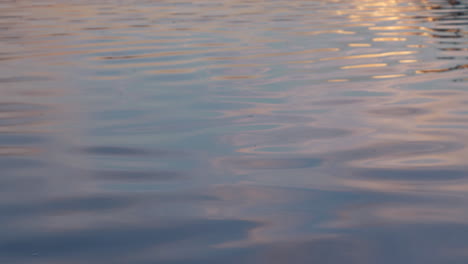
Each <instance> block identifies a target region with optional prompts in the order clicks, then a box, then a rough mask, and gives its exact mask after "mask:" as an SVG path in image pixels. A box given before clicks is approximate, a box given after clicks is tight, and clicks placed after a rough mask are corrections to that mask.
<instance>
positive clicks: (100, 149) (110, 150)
mask: <svg viewBox="0 0 468 264" xmlns="http://www.w3.org/2000/svg"><path fill="white" fill-rule="evenodd" d="M76 151H77V152H80V153H84V154H89V155H100V156H156V157H168V156H177V155H183V153H182V152H176V151H170V150H162V149H160V150H155V149H145V148H133V147H118V146H91V147H82V148H76Z"/></svg>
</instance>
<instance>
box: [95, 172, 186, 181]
mask: <svg viewBox="0 0 468 264" xmlns="http://www.w3.org/2000/svg"><path fill="white" fill-rule="evenodd" d="M91 173H92V174H93V175H94V177H95V178H96V179H100V180H118V181H168V180H180V179H184V178H187V176H186V175H184V174H183V173H181V172H176V171H95V172H91Z"/></svg>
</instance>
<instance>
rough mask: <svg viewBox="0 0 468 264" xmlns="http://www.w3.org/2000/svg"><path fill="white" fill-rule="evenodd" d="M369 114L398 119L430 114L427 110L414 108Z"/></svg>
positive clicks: (394, 108) (371, 111)
mask: <svg viewBox="0 0 468 264" xmlns="http://www.w3.org/2000/svg"><path fill="white" fill-rule="evenodd" d="M369 113H371V114H375V115H379V116H389V117H397V116H414V115H422V114H426V113H428V111H427V110H425V109H421V108H414V107H387V108H379V109H374V110H370V111H369Z"/></svg>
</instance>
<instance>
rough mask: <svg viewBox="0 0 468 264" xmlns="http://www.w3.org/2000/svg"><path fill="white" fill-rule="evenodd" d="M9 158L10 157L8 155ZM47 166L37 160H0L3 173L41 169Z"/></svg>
mask: <svg viewBox="0 0 468 264" xmlns="http://www.w3.org/2000/svg"><path fill="white" fill-rule="evenodd" d="M7 156H9V155H7ZM45 165H46V164H45V163H44V162H42V161H39V160H36V159H32V158H31V159H28V158H19V157H18V158H13V157H5V156H3V157H1V159H0V168H2V170H3V171H10V170H21V169H32V168H35V169H36V168H41V167H44V166H45Z"/></svg>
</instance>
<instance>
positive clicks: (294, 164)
mask: <svg viewBox="0 0 468 264" xmlns="http://www.w3.org/2000/svg"><path fill="white" fill-rule="evenodd" d="M233 162H234V164H236V165H237V166H240V167H241V168H245V169H255V170H262V169H263V170H274V169H300V168H311V167H317V166H319V165H320V164H321V163H322V161H321V160H320V159H314V158H310V159H308V158H271V159H257V158H252V159H244V160H235V161H233Z"/></svg>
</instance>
